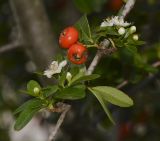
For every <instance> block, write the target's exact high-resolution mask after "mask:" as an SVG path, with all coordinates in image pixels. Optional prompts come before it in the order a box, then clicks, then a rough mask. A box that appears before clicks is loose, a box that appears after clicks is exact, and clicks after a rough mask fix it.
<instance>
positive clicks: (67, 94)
mask: <svg viewBox="0 0 160 141" xmlns="http://www.w3.org/2000/svg"><path fill="white" fill-rule="evenodd" d="M85 88H86V87H85V85H76V86H72V87H68V88H64V89H62V90H61V91H59V92H57V94H56V95H54V98H57V99H68V100H77V99H82V98H84V97H85Z"/></svg>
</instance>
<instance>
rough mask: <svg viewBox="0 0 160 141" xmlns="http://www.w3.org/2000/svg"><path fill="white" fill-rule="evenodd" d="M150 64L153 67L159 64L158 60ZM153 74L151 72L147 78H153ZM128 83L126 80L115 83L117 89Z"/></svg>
mask: <svg viewBox="0 0 160 141" xmlns="http://www.w3.org/2000/svg"><path fill="white" fill-rule="evenodd" d="M151 66H152V67H154V68H158V67H159V66H160V61H157V62H154V63H153V64H152V65H151ZM154 75H155V74H154ZM154 75H153V74H149V76H148V77H147V80H148V79H150V78H153V77H154ZM128 83H129V81H128V80H124V81H123V82H122V83H120V84H119V85H117V86H116V88H117V89H121V88H123V87H124V86H126V85H127V84H128Z"/></svg>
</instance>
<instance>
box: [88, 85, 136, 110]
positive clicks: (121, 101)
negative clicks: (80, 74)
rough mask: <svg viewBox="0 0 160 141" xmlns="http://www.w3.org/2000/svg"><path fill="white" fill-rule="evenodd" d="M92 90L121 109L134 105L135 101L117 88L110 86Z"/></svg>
mask: <svg viewBox="0 0 160 141" xmlns="http://www.w3.org/2000/svg"><path fill="white" fill-rule="evenodd" d="M90 89H91V90H92V92H94V94H96V95H100V96H101V97H102V98H103V99H104V100H106V101H108V102H110V103H112V104H114V105H117V106H120V107H130V106H132V105H133V100H132V99H131V98H130V97H129V96H128V95H126V94H125V93H123V92H122V91H120V90H118V89H116V88H113V87H109V86H97V87H92V88H90Z"/></svg>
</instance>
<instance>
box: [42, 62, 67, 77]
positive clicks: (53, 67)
mask: <svg viewBox="0 0 160 141" xmlns="http://www.w3.org/2000/svg"><path fill="white" fill-rule="evenodd" d="M66 65H67V61H66V60H63V61H62V62H60V63H59V64H58V61H53V62H52V63H51V64H50V66H49V68H48V69H47V70H45V71H44V73H43V74H44V75H46V76H47V77H48V78H51V77H52V75H54V74H57V73H60V72H61V71H62V68H63V67H65V66H66Z"/></svg>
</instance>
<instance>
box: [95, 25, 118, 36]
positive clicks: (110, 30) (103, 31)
mask: <svg viewBox="0 0 160 141" xmlns="http://www.w3.org/2000/svg"><path fill="white" fill-rule="evenodd" d="M97 34H99V35H101V36H104V37H105V36H106V35H116V36H120V35H119V33H118V32H117V29H116V28H114V27H99V28H98V29H97Z"/></svg>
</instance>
